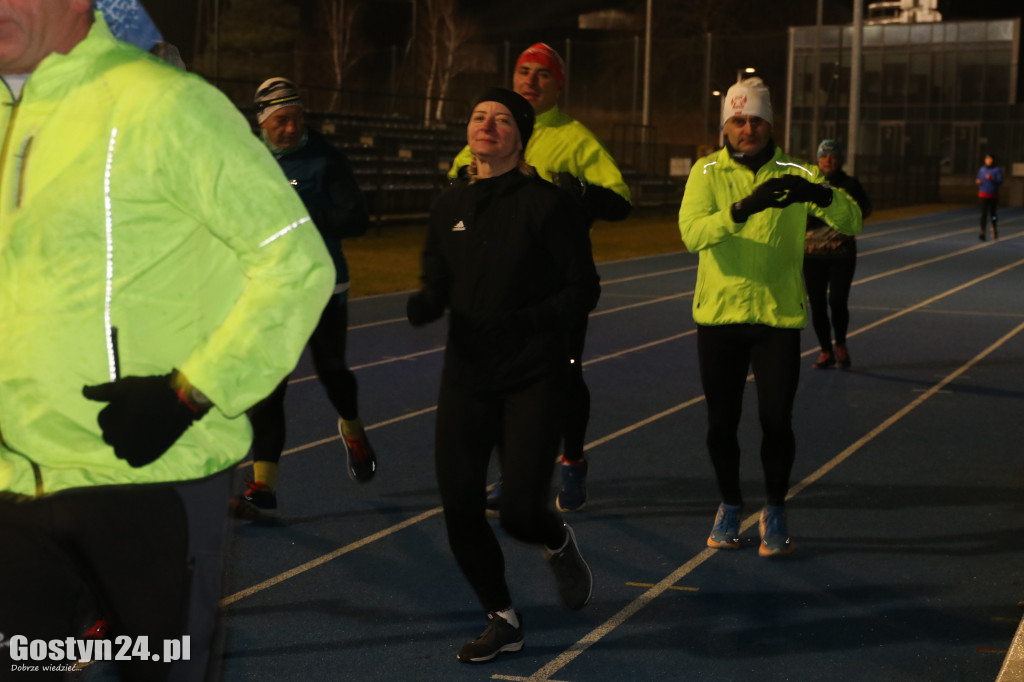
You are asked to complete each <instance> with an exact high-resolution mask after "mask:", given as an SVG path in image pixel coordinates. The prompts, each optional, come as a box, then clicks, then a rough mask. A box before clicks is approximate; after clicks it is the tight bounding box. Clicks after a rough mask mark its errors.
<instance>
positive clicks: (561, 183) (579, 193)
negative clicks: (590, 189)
mask: <svg viewBox="0 0 1024 682" xmlns="http://www.w3.org/2000/svg"><path fill="white" fill-rule="evenodd" d="M551 184H553V185H554V186H555V187H558V188H560V189H563V190H565V191H566V192H568V193H569V194H571V195H573V197H575V198H576V199H583V195H584V194H586V193H587V181H586V180H581V179H580V178H577V177H576V176H575V175H573V174H572V173H564V172H559V173H552V174H551Z"/></svg>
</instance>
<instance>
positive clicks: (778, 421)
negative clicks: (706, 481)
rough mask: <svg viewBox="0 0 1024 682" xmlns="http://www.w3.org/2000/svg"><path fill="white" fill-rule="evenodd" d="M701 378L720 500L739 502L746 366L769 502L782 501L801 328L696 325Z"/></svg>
mask: <svg viewBox="0 0 1024 682" xmlns="http://www.w3.org/2000/svg"><path fill="white" fill-rule="evenodd" d="M697 352H698V356H699V362H700V378H701V383H702V385H703V387H704V396H705V398H706V400H707V406H708V433H707V447H708V452H709V453H710V455H711V463H712V465H713V466H714V469H715V478H716V480H717V482H718V489H719V493H720V494H721V497H722V502H725V503H726V504H737V505H742V504H743V495H742V493H741V492H740V445H739V440H738V439H737V430H738V428H739V422H740V413H741V411H742V408H743V389H744V387H745V385H746V381H747V372H748V369H752V370H753V372H754V381H755V384H756V386H757V407H758V418H759V420H760V422H761V433H762V436H761V466H762V468H763V470H764V477H765V482H764V485H765V494H766V497H767V502H768V504H771V505H779V506H782V505H784V504H785V500H786V492H787V491H788V490H789V474H790V471H791V470H792V468H793V459H794V457H795V454H796V440H795V438H794V436H793V426H792V422H793V400H794V399H795V398H796V388H797V383H798V381H799V378H800V330H799V329H778V328H775V327H768V326H765V325H750V324H732V325H721V326H705V325H698V326H697Z"/></svg>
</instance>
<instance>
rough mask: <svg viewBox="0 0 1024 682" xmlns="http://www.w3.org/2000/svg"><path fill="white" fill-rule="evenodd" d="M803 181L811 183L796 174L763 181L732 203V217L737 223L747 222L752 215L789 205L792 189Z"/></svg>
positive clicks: (791, 200)
mask: <svg viewBox="0 0 1024 682" xmlns="http://www.w3.org/2000/svg"><path fill="white" fill-rule="evenodd" d="M801 182H803V183H805V184H810V183H807V181H806V180H804V179H803V178H798V177H797V176H795V175H783V176H782V177H781V178H772V179H771V180H767V181H765V182H763V183H761V184H760V185H758V186H757V187H755V188H754V191H753V192H751V193H750V196H748V197H746V198H745V199H741V200H740V201H737V202H736V203H735V204H733V205H732V219H733V220H734V221H735V222H737V223H745V222H747V220H748V219H749V218H750V216H752V215H754V214H755V213H760V212H761V211H764V210H765V209H768V208H785V207H786V206H789V205H790V204H791V203H793V199H791V198H790V196H789V195H790V190H791V189H793V188H794V187H796V186H797V185H799V183H801Z"/></svg>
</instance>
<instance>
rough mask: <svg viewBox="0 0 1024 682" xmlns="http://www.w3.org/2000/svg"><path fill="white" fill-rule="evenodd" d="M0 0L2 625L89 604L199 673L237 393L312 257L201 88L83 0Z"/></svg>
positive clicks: (287, 319)
mask: <svg viewBox="0 0 1024 682" xmlns="http://www.w3.org/2000/svg"><path fill="white" fill-rule="evenodd" d="M3 11H4V19H5V28H4V31H3V32H2V33H0V75H2V76H3V81H4V83H3V85H4V86H5V87H0V101H2V103H3V107H0V130H2V132H3V135H4V144H3V152H2V153H3V156H2V159H0V164H2V165H0V171H2V175H0V320H2V323H0V347H2V348H3V353H0V519H2V520H3V523H0V544H3V545H4V546H6V547H11V546H15V545H14V544H8V543H17V546H19V547H20V548H21V549H20V551H19V552H5V556H6V557H7V558H8V559H10V560H8V561H3V562H0V603H2V604H3V605H4V607H3V608H2V609H0V632H3V633H4V634H5V635H6V636H7V637H8V639H10V637H11V636H13V635H17V634H23V635H32V636H35V637H40V638H43V639H54V638H62V637H68V636H81V634H82V632H84V630H75V628H76V627H78V626H79V625H81V624H82V622H84V621H85V620H88V619H89V618H92V619H93V620H95V617H96V616H95V613H96V610H97V609H98V611H99V613H100V615H102V616H103V617H104V618H105V619H106V620H107V621H108V622H109V624H110V628H111V631H112V633H116V634H123V635H127V636H130V637H138V636H140V635H148V636H150V638H151V640H150V641H156V639H157V638H176V637H180V636H181V635H182V634H184V633H191V634H192V635H193V639H192V659H193V660H192V661H191V663H190V664H185V665H191V666H192V668H191V669H190V671H188V672H178V673H176V674H179V675H182V676H184V677H186V678H187V679H200V678H201V677H202V675H201V667H202V665H203V664H204V663H205V660H206V654H205V649H206V648H207V645H208V643H209V640H210V639H211V635H212V626H213V622H214V613H215V609H216V598H217V585H218V580H217V579H218V576H219V564H220V556H221V547H222V540H223V533H222V532H221V531H222V530H223V528H224V524H223V521H222V519H225V518H226V512H227V509H226V503H225V500H227V499H228V497H229V496H230V469H231V468H232V467H233V465H234V464H236V463H237V462H238V461H240V460H241V459H242V458H243V457H244V456H245V455H246V453H247V451H248V448H249V442H250V439H251V428H250V425H249V423H248V420H247V419H246V418H245V416H244V414H245V410H246V409H247V408H249V407H250V406H252V405H253V404H254V403H256V402H257V401H258V400H259V399H261V398H262V397H263V396H265V395H266V394H268V393H269V392H270V391H271V390H272V389H273V388H274V386H276V385H277V383H278V382H279V381H280V380H281V378H282V377H284V376H285V375H286V374H287V373H288V372H289V371H290V370H291V369H292V368H293V367H294V365H295V363H296V361H297V359H298V356H299V354H300V352H301V350H302V348H303V346H304V345H305V342H306V339H307V338H309V335H310V333H311V331H312V330H313V328H314V326H315V324H316V321H317V319H318V318H319V316H320V312H321V310H322V309H323V307H324V303H325V302H326V301H327V299H328V297H329V296H330V293H331V289H332V287H333V285H334V271H333V266H332V265H331V261H330V257H329V256H328V254H327V252H326V249H325V248H324V245H323V241H322V240H321V239H320V237H319V235H318V234H317V231H316V229H315V228H314V226H313V224H312V223H311V222H310V220H309V217H308V215H307V213H306V210H305V208H304V207H303V204H302V202H301V201H300V200H299V199H298V197H297V196H296V194H295V192H294V191H293V190H292V188H291V187H290V186H289V185H288V183H287V181H286V180H285V178H284V176H283V175H282V173H281V171H280V169H279V167H278V166H277V164H276V163H275V162H274V160H273V158H272V157H271V156H270V155H269V154H268V153H267V152H266V150H265V149H264V148H263V147H262V145H260V143H259V141H258V140H257V139H256V138H255V137H253V136H252V134H251V133H250V131H249V128H248V125H247V124H246V122H245V119H244V118H243V117H242V116H241V114H240V113H239V112H238V111H237V110H236V109H235V108H234V107H233V106H232V105H231V104H230V102H229V101H228V100H227V99H226V98H225V97H224V96H223V95H221V94H220V93H219V92H218V91H216V90H215V89H214V88H212V87H210V86H209V85H208V84H206V83H205V82H204V81H203V80H202V79H200V78H198V77H196V76H193V75H190V74H187V73H185V72H182V71H179V70H177V69H174V68H173V67H171V66H169V65H167V64H164V63H163V62H160V61H159V60H158V59H156V58H155V57H152V56H150V55H147V54H146V53H144V52H142V51H141V50H139V49H137V48H135V47H134V46H131V45H129V44H127V43H123V42H120V41H118V40H116V39H115V38H114V37H113V36H112V35H111V34H110V31H109V30H108V28H107V25H106V23H105V21H104V19H103V16H102V15H101V14H100V13H98V12H97V13H93V11H92V10H91V7H90V2H89V0H46V2H39V3H19V4H17V5H13V6H8V5H6V4H5V5H4V8H3ZM140 484H151V485H140ZM68 545H74V546H75V549H74V551H68ZM13 555H17V558H16V559H15V558H14V557H13ZM55 557H57V559H55ZM83 576H88V577H83ZM69 593H74V594H79V595H87V597H88V598H86V599H84V601H83V600H82V599H71V598H69V597H68V594H69ZM190 595H191V598H190ZM190 601H191V603H190ZM85 602H89V604H86V603H85ZM93 602H95V603H93ZM76 604H77V605H79V606H77V607H76ZM186 607H187V608H186ZM186 619H187V621H186ZM197 645H198V646H199V650H198V651H197V649H196V646H197ZM134 664H137V663H131V662H129V663H126V664H125V665H127V666H129V667H130V666H131V665H134ZM143 665H148V666H150V667H151V668H152V670H149V669H148V668H147V670H148V672H146V673H144V677H145V678H146V679H154V680H156V679H163V677H164V676H165V675H166V674H167V672H168V669H169V666H168V665H166V664H165V663H164V662H161V663H159V664H154V663H146V664H143ZM197 667H198V668H199V669H200V673H199V674H197V673H196V668H197ZM180 669H181V668H180V667H179V668H176V670H180Z"/></svg>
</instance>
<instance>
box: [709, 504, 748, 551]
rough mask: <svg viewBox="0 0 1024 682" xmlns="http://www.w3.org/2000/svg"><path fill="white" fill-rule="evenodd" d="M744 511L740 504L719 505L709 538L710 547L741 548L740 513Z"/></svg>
mask: <svg viewBox="0 0 1024 682" xmlns="http://www.w3.org/2000/svg"><path fill="white" fill-rule="evenodd" d="M742 509H743V508H742V507H741V506H740V505H738V504H725V503H724V502H723V503H722V504H720V505H718V513H717V514H716V515H715V525H714V526H712V527H711V535H709V536H708V547H712V548H714V549H739V548H740V511H741V510H742Z"/></svg>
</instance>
